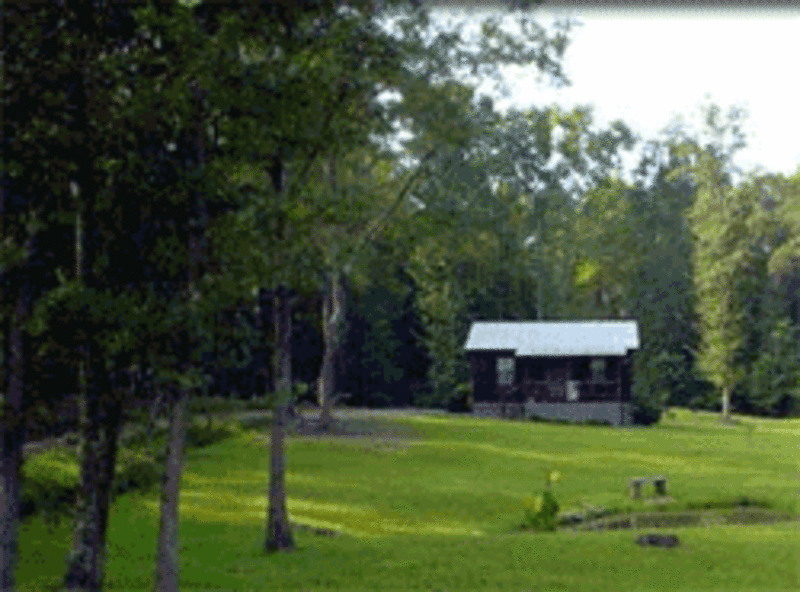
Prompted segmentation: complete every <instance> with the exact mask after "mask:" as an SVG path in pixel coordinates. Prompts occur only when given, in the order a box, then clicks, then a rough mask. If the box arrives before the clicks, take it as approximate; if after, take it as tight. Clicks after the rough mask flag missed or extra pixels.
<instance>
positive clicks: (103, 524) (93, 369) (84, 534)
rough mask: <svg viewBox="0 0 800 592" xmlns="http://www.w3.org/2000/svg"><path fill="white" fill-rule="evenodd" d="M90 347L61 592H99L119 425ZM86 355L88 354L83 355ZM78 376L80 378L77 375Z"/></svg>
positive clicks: (115, 404) (115, 403)
mask: <svg viewBox="0 0 800 592" xmlns="http://www.w3.org/2000/svg"><path fill="white" fill-rule="evenodd" d="M93 349H94V347H90V348H84V354H83V356H82V358H83V361H82V368H84V369H87V370H89V371H88V376H85V375H84V376H81V381H80V382H81V385H80V390H81V393H80V394H81V419H80V422H81V436H82V438H81V450H80V464H81V485H80V488H79V490H78V501H77V507H76V510H75V520H74V525H73V541H72V548H71V549H70V552H69V555H68V557H67V572H66V575H65V576H64V588H66V589H67V590H70V591H77V590H91V591H96V590H101V589H102V587H103V576H104V573H103V570H104V564H105V550H106V549H105V547H106V532H107V528H108V513H109V508H110V505H111V488H112V486H113V483H114V467H115V465H116V460H117V444H118V439H119V432H120V427H121V423H122V403H121V401H120V398H119V393H117V391H116V388H115V386H116V385H114V384H113V380H107V379H108V378H109V374H108V371H107V370H106V368H105V364H104V360H102V359H101V360H98V359H97V357H96V352H94V351H93ZM87 351H88V353H87ZM81 374H82V375H83V374H84V372H81Z"/></svg>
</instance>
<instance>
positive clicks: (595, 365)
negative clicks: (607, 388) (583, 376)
mask: <svg viewBox="0 0 800 592" xmlns="http://www.w3.org/2000/svg"><path fill="white" fill-rule="evenodd" d="M605 377H606V361H605V359H604V358H595V359H594V360H592V380H595V381H597V380H603V379H605Z"/></svg>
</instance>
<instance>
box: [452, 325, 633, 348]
mask: <svg viewBox="0 0 800 592" xmlns="http://www.w3.org/2000/svg"><path fill="white" fill-rule="evenodd" d="M464 349H465V350H467V351H474V350H498V349H506V350H508V349H510V350H514V352H515V353H514V355H515V356H624V355H625V354H626V353H627V351H628V350H629V349H639V330H638V327H637V325H636V321H586V322H569V321H562V322H544V321H542V322H540V321H525V322H494V323H492V322H484V321H479V322H475V323H473V324H472V328H471V329H470V331H469V336H468V337H467V343H466V344H465V345H464Z"/></svg>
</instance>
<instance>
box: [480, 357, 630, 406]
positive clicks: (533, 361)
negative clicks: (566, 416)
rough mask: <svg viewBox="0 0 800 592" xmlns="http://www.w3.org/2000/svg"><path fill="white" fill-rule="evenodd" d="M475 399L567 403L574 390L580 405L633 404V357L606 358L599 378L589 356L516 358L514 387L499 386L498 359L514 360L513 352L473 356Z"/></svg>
mask: <svg viewBox="0 0 800 592" xmlns="http://www.w3.org/2000/svg"><path fill="white" fill-rule="evenodd" d="M468 355H469V359H470V365H471V367H472V380H473V396H474V400H475V401H476V402H477V401H498V402H511V401H515V402H520V403H522V402H525V401H526V400H528V399H534V400H535V401H537V402H561V401H564V402H566V401H567V400H568V393H569V392H570V386H569V384H568V383H569V382H570V381H571V382H572V384H573V386H572V388H573V389H575V390H577V394H578V401H579V402H580V401H619V400H620V396H621V398H622V400H623V401H630V392H631V385H630V382H631V381H630V366H631V356H630V353H629V354H628V355H627V356H625V357H624V358H623V357H618V356H606V357H603V358H602V359H604V360H605V368H604V370H603V372H602V373H601V375H599V376H595V375H594V374H593V372H592V369H591V361H592V360H594V359H597V358H593V357H589V356H572V357H561V358H553V357H522V358H516V367H515V376H514V385H512V386H502V385H498V384H497V371H496V364H497V358H498V357H513V355H514V354H513V351H492V352H469V354H468Z"/></svg>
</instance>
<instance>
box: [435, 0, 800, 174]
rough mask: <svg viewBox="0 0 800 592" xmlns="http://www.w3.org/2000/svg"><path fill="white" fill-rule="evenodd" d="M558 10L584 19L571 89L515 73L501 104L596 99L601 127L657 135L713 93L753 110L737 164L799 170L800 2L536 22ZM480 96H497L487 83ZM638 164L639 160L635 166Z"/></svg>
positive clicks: (570, 66)
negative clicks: (791, 6) (789, 6)
mask: <svg viewBox="0 0 800 592" xmlns="http://www.w3.org/2000/svg"><path fill="white" fill-rule="evenodd" d="M461 6H462V10H463V6H464V5H463V4H462V5H461ZM437 12H438V11H437ZM448 12H449V11H448ZM451 14H452V13H451ZM555 16H560V17H564V16H572V17H575V18H576V19H577V20H579V21H580V22H582V23H583V25H582V26H580V27H576V28H575V29H573V31H572V32H571V33H570V37H571V40H572V41H571V43H570V45H569V47H568V48H567V52H566V56H565V66H566V73H567V75H568V77H569V78H570V79H571V82H572V85H571V86H568V87H564V88H562V89H558V90H556V89H552V88H548V87H546V86H545V83H541V82H539V83H537V82H536V79H535V74H534V71H531V70H528V71H520V69H516V71H512V70H509V71H508V75H507V81H508V83H509V87H510V90H511V95H510V96H509V98H507V99H504V98H501V95H498V94H495V95H494V96H495V98H496V103H495V104H496V108H497V109H498V110H500V111H504V110H505V109H506V108H507V107H509V106H513V107H516V108H518V109H523V108H526V107H531V106H539V107H541V106H543V105H549V104H552V103H557V104H559V105H561V106H563V107H564V108H571V107H573V106H575V105H579V104H581V105H582V104H593V105H594V107H595V108H594V118H595V124H596V125H598V126H602V127H604V126H605V125H606V124H607V123H608V122H609V121H611V120H613V119H617V118H619V119H622V120H623V121H625V123H627V124H628V125H629V126H630V127H631V128H632V129H633V131H634V132H635V133H636V134H638V135H639V136H640V137H642V138H643V139H651V138H655V137H657V136H658V135H659V132H660V131H661V130H662V129H663V128H664V127H665V126H666V125H667V123H668V122H669V121H670V119H671V118H672V116H673V115H677V114H682V115H683V116H684V117H687V118H689V120H690V121H691V120H692V119H691V118H692V116H696V115H697V114H698V113H699V109H698V106H699V104H700V103H701V101H702V100H703V98H704V95H705V94H709V95H710V99H711V100H712V101H714V102H715V103H716V104H718V105H720V106H721V107H722V109H723V113H725V112H727V108H728V107H729V106H731V105H739V106H744V107H746V109H747V111H748V112H749V117H748V118H747V120H746V125H745V131H746V132H747V133H748V138H747V141H748V147H747V148H745V149H743V150H742V151H741V152H740V153H739V155H738V158H737V159H736V164H737V165H738V166H740V167H742V168H743V169H744V170H745V171H749V170H752V169H753V168H754V167H756V166H761V167H762V168H763V169H765V170H766V171H770V172H783V173H785V174H793V173H794V172H796V171H797V170H798V168H799V167H800V65H798V58H800V7H798V8H797V9H795V10H792V11H788V10H786V9H783V10H773V11H768V10H767V11H760V12H754V11H747V12H745V11H742V10H734V11H730V10H728V11H714V12H711V11H709V10H708V9H705V10H694V11H691V12H686V11H683V12H680V11H665V10H642V9H640V10H638V11H635V12H633V11H630V10H628V11H622V10H620V9H616V10H613V9H593V10H592V9H574V10H571V11H570V12H560V13H554V12H548V13H545V12H542V11H540V12H539V13H538V14H537V16H536V19H537V22H539V23H540V24H542V25H549V24H550V23H552V22H553V18H554V17H555ZM481 92H486V93H487V94H492V93H490V92H489V88H488V87H487V88H486V89H482V90H481ZM636 160H638V156H637V157H632V158H631V164H635V162H634V161H636Z"/></svg>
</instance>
